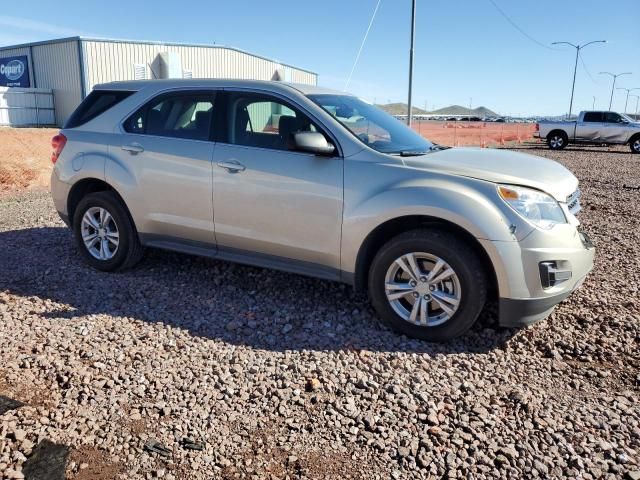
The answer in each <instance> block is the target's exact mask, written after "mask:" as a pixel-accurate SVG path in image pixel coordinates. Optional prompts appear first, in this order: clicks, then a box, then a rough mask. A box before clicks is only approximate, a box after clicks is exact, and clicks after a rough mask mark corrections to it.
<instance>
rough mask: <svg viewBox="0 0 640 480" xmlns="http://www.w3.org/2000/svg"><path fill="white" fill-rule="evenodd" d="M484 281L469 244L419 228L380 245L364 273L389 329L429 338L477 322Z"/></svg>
mask: <svg viewBox="0 0 640 480" xmlns="http://www.w3.org/2000/svg"><path fill="white" fill-rule="evenodd" d="M486 284H487V281H486V277H485V274H484V270H483V266H482V263H481V262H480V260H479V258H478V256H477V255H476V254H475V252H474V251H473V249H472V248H470V247H469V245H467V244H466V243H465V242H463V241H460V240H459V239H458V238H457V237H456V236H455V235H453V234H451V233H447V232H441V231H435V230H428V229H420V230H412V231H410V232H407V233H403V234H401V235H399V236H397V237H395V238H393V239H392V240H390V241H389V242H388V243H387V244H385V245H384V246H383V247H382V248H381V249H380V251H379V252H378V254H377V255H376V257H375V258H374V260H373V262H372V264H371V269H370V272H369V296H370V299H371V303H372V305H373V307H374V308H375V309H376V311H377V312H378V314H379V315H380V317H381V319H382V320H383V321H384V322H385V323H386V324H388V325H389V326H390V327H391V328H393V329H394V330H396V331H398V332H400V333H404V334H405V335H408V336H410V337H414V338H419V339H422V340H428V341H446V340H450V339H452V338H455V337H457V336H459V335H462V334H463V333H464V332H466V331H467V330H468V329H469V328H470V327H471V326H472V325H473V323H474V322H475V321H476V319H477V318H478V315H479V314H480V312H481V310H482V308H483V306H484V303H485V299H486V290H487V286H486Z"/></svg>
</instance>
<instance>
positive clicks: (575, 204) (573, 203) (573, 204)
mask: <svg viewBox="0 0 640 480" xmlns="http://www.w3.org/2000/svg"><path fill="white" fill-rule="evenodd" d="M567 208H568V209H569V211H570V212H571V213H572V214H573V215H575V214H577V213H578V212H579V211H580V189H578V190H576V191H575V192H573V193H572V194H571V195H569V196H568V197H567Z"/></svg>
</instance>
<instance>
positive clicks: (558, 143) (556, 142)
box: [549, 135, 564, 148]
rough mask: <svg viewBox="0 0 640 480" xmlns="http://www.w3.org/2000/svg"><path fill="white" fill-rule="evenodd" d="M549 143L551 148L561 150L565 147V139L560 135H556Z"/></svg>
mask: <svg viewBox="0 0 640 480" xmlns="http://www.w3.org/2000/svg"><path fill="white" fill-rule="evenodd" d="M549 143H550V144H551V148H560V147H562V145H564V138H562V137H561V136H560V135H556V136H554V137H551V141H550V142H549Z"/></svg>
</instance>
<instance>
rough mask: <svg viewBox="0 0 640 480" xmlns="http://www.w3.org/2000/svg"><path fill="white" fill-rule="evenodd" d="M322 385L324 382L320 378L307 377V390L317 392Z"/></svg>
mask: <svg viewBox="0 0 640 480" xmlns="http://www.w3.org/2000/svg"><path fill="white" fill-rule="evenodd" d="M321 386H322V384H321V383H320V380H318V379H317V378H315V377H314V378H309V379H307V383H306V385H305V390H306V391H307V392H315V391H316V390H319V389H320V387H321Z"/></svg>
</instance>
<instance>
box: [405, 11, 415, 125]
mask: <svg viewBox="0 0 640 480" xmlns="http://www.w3.org/2000/svg"><path fill="white" fill-rule="evenodd" d="M415 39H416V0H412V2H411V47H410V48H409V98H408V99H407V125H409V126H411V110H412V109H411V93H412V90H413V44H414V43H415Z"/></svg>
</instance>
